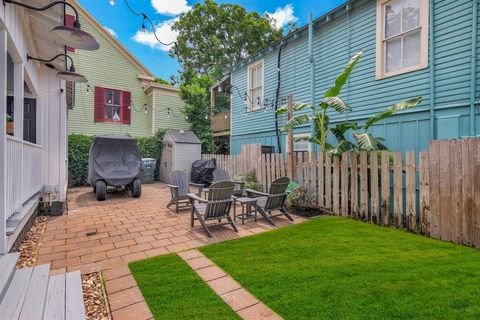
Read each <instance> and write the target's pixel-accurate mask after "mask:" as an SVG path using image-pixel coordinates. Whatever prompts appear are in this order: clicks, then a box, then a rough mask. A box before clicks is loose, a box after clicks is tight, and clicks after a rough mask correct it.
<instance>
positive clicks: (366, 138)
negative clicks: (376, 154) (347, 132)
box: [353, 132, 388, 151]
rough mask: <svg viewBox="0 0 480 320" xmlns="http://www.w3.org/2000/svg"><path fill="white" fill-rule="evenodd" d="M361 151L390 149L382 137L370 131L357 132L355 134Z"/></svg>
mask: <svg viewBox="0 0 480 320" xmlns="http://www.w3.org/2000/svg"><path fill="white" fill-rule="evenodd" d="M353 137H354V138H355V140H356V141H357V145H358V147H359V148H360V150H361V151H379V150H388V148H387V147H386V146H385V145H384V144H383V142H382V140H383V139H381V138H376V137H373V136H372V135H371V134H370V133H366V132H365V133H355V134H354V135H353Z"/></svg>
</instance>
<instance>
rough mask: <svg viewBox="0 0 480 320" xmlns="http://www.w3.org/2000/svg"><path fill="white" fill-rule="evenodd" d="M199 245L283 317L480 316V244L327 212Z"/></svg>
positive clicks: (475, 317)
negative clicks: (453, 241)
mask: <svg viewBox="0 0 480 320" xmlns="http://www.w3.org/2000/svg"><path fill="white" fill-rule="evenodd" d="M201 251H202V252H203V253H204V254H206V255H207V256H208V257H209V258H210V259H212V260H213V261H214V262H216V263H217V264H218V265H219V266H221V267H222V268H223V269H224V270H225V271H226V272H228V273H230V274H231V275H232V276H233V277H234V278H235V279H237V280H238V281H239V282H240V283H241V284H242V285H243V286H244V287H245V288H246V289H247V290H249V291H250V292H251V293H253V294H254V295H255V296H257V297H258V298H259V299H260V300H262V301H263V302H264V303H266V304H267V305H268V306H269V307H270V308H272V309H273V310H274V311H276V312H277V313H278V314H280V315H281V316H282V317H284V318H285V319H480V251H478V250H476V249H472V248H466V247H461V246H457V245H453V244H450V243H445V242H441V241H436V240H432V239H428V238H426V237H422V236H417V235H414V234H410V233H407V232H403V231H398V230H395V229H391V228H382V227H377V226H374V225H369V224H366V223H363V222H358V221H353V220H347V219H341V218H336V217H324V218H320V219H316V220H313V221H311V222H307V223H303V224H299V225H296V226H292V227H288V228H283V229H279V230H275V231H272V232H267V233H263V234H259V235H257V236H253V237H247V238H242V239H237V240H233V241H227V242H223V243H218V244H214V245H210V246H207V247H203V248H201ZM172 281H174V279H172ZM182 282H183V280H182ZM179 299H180V300H182V299H184V298H182V297H179ZM212 319H213V318H212Z"/></svg>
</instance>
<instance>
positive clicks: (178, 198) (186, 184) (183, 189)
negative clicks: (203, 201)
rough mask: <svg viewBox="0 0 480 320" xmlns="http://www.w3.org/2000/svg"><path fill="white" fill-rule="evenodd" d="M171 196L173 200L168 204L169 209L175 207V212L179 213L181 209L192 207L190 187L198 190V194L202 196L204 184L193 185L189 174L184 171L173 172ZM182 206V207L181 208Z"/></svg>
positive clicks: (171, 176)
mask: <svg viewBox="0 0 480 320" xmlns="http://www.w3.org/2000/svg"><path fill="white" fill-rule="evenodd" d="M168 187H169V188H170V194H171V195H172V199H171V200H170V202H169V203H168V204H167V208H170V206H172V205H175V211H176V212H177V213H178V211H179V209H180V208H188V207H189V206H190V200H189V198H188V194H189V193H190V187H193V188H195V189H196V190H197V192H196V194H198V195H201V193H202V189H203V184H197V183H191V182H190V177H189V176H188V173H186V172H184V171H173V172H172V173H171V174H170V184H169V185H168ZM180 205H182V207H181V206H180Z"/></svg>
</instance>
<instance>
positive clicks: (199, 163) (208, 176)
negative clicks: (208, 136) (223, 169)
mask: <svg viewBox="0 0 480 320" xmlns="http://www.w3.org/2000/svg"><path fill="white" fill-rule="evenodd" d="M215 169H217V162H216V161H215V159H211V160H196V161H194V162H193V163H192V172H191V181H192V182H193V183H200V184H203V185H204V186H206V187H208V186H210V185H211V184H212V181H213V171H215Z"/></svg>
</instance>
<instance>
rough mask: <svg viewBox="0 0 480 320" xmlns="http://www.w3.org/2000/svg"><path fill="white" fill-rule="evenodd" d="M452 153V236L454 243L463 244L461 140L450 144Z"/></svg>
mask: <svg viewBox="0 0 480 320" xmlns="http://www.w3.org/2000/svg"><path fill="white" fill-rule="evenodd" d="M450 152H451V153H450V154H451V156H450V157H451V158H450V174H451V200H452V202H451V211H450V224H451V235H452V241H453V242H455V243H462V239H463V237H462V209H461V207H462V146H461V144H460V140H452V141H451V142H450Z"/></svg>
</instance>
